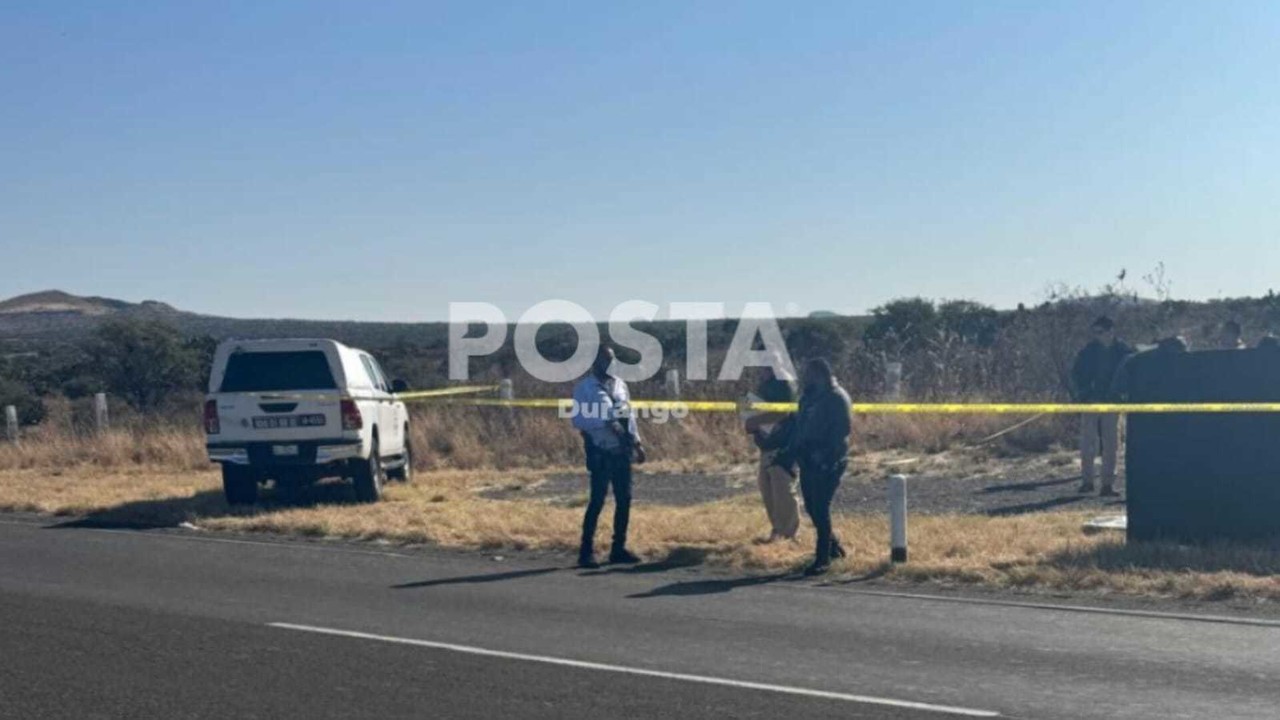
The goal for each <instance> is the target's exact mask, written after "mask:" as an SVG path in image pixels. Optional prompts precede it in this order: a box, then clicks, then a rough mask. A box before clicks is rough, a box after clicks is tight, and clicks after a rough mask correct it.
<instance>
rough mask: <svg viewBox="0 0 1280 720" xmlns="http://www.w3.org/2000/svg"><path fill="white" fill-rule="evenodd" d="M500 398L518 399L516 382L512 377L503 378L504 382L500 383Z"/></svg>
mask: <svg viewBox="0 0 1280 720" xmlns="http://www.w3.org/2000/svg"><path fill="white" fill-rule="evenodd" d="M498 399H499V400H515V399H516V388H515V384H514V383H512V382H511V378H503V379H502V382H499V383H498Z"/></svg>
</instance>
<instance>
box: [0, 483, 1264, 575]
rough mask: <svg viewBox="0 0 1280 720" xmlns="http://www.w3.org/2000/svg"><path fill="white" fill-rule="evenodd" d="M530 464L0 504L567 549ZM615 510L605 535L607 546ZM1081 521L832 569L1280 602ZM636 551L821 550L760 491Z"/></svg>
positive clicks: (1035, 522)
mask: <svg viewBox="0 0 1280 720" xmlns="http://www.w3.org/2000/svg"><path fill="white" fill-rule="evenodd" d="M541 477H542V474H541V473H539V472H536V471H530V470H519V471H494V470H481V471H474V470H438V471H433V472H429V473H422V474H420V475H419V476H418V479H417V481H416V482H415V484H414V485H412V486H400V485H393V486H391V487H390V488H389V490H388V493H387V500H386V502H383V503H379V504H376V505H371V506H353V505H350V504H346V503H343V502H339V501H338V500H340V499H341V498H343V497H345V494H346V489H345V488H344V487H341V486H330V487H325V486H322V487H321V488H319V489H318V490H317V494H316V498H318V499H319V500H321V502H315V503H312V504H308V505H302V506H290V505H282V504H273V503H272V502H271V501H268V502H267V503H266V504H265V505H264V506H263V507H260V508H254V509H245V510H241V509H231V508H228V507H227V506H226V505H225V504H224V503H223V501H222V498H221V487H220V484H219V480H218V476H217V474H216V473H214V472H210V471H207V470H206V471H202V472H190V471H188V472H172V471H156V470H142V469H137V468H133V469H123V470H121V469H116V470H102V469H99V468H94V467H89V466H85V467H78V468H71V469H66V470H58V471H47V470H35V469H26V470H6V471H3V472H0V510H20V511H32V512H41V513H48V514H54V515H73V516H83V517H86V518H88V520H89V521H90V522H94V523H100V524H107V525H143V526H147V525H152V526H154V525H161V526H172V525H176V524H178V523H180V522H191V523H193V524H195V525H197V526H199V527H201V528H204V529H207V530H223V531H237V532H269V533H284V534H293V535H304V536H312V537H334V538H351V539H362V540H386V541H391V542H396V543H429V544H433V545H439V546H444V547H458V548H481V549H488V550H494V551H497V550H520V549H541V550H559V551H566V552H569V551H572V550H574V549H575V548H576V546H577V541H578V528H579V527H580V525H579V523H580V522H581V508H579V507H564V506H561V505H556V504H552V503H548V502H545V501H541V500H531V499H522V500H491V499H486V498H483V497H481V496H480V495H479V494H478V493H479V491H480V490H482V489H484V488H486V487H493V486H511V485H530V484H533V483H536V482H539V480H540V479H541ZM608 515H609V513H608V512H607V511H606V513H605V517H604V518H602V525H604V527H602V528H601V535H600V537H601V538H602V539H603V538H607V537H608ZM1083 519H1084V516H1083V515H1082V514H1079V513H1039V514H1031V515H1022V516H1017V517H1002V518H993V517H982V516H961V515H938V516H925V515H922V516H917V517H913V518H912V525H911V540H912V546H911V552H912V557H911V562H910V563H909V564H907V565H904V566H896V567H890V566H888V565H887V564H886V563H885V562H884V559H885V555H886V548H885V545H886V538H887V537H888V529H887V527H886V523H885V520H884V518H883V517H881V516H872V515H846V516H842V517H841V518H840V519H839V522H838V527H839V531H840V533H841V534H842V536H843V537H844V539H845V542H846V545H848V546H849V547H850V549H851V550H852V551H853V553H852V558H851V559H850V560H847V561H844V562H842V563H841V564H839V565H838V566H837V570H838V573H839V574H840V575H842V576H846V577H861V576H878V575H883V576H884V577H885V578H886V579H887V580H889V581H897V582H931V583H945V584H957V585H959V584H981V585H984V586H993V587H1006V588H1024V589H1042V590H1068V591H1093V592H1114V593H1125V594H1142V595H1160V596H1169V597H1179V598H1194V599H1204V600H1223V599H1231V598H1251V599H1266V600H1280V579H1277V574H1280V552H1277V550H1280V548H1275V547H1270V548H1268V547H1243V546H1228V545H1223V546H1218V547H1206V548H1199V547H1185V546H1178V545H1171V544H1140V545H1125V544H1124V543H1123V541H1122V540H1120V539H1118V538H1116V537H1114V536H1109V535H1087V534H1085V533H1084V532H1083V531H1082V530H1081V522H1082V521H1083ZM632 526H633V528H634V533H633V538H634V546H635V548H636V549H637V550H638V551H640V552H641V553H643V554H645V555H646V556H648V557H650V558H668V557H670V558H679V559H683V560H685V561H688V562H706V563H708V564H713V565H719V566H726V567H731V568H736V569H740V570H744V571H750V572H767V571H780V570H794V569H798V568H799V567H800V566H801V565H802V564H803V563H804V562H806V561H807V559H808V549H809V547H810V543H811V542H812V537H811V535H808V534H807V533H808V531H807V529H806V530H805V531H804V532H805V533H806V534H805V535H804V536H802V537H801V538H800V540H799V541H798V542H797V543H781V544H774V545H759V544H756V543H755V540H756V539H757V537H758V536H759V534H760V533H761V530H762V528H763V526H764V518H763V512H762V511H761V509H760V507H759V504H758V503H757V502H756V501H755V499H754V498H752V497H749V496H748V497H741V498H735V499H731V500H725V501H719V502H712V503H706V504H702V505H695V506H691V507H655V506H643V505H641V506H637V507H636V509H635V512H634V515H633V520H632Z"/></svg>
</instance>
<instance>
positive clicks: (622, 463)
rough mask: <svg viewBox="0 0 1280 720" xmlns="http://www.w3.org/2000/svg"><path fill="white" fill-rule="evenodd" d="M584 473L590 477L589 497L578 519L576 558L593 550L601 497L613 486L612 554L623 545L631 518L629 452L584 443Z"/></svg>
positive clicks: (602, 503)
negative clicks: (611, 450) (577, 553)
mask: <svg viewBox="0 0 1280 720" xmlns="http://www.w3.org/2000/svg"><path fill="white" fill-rule="evenodd" d="M586 454H587V472H589V473H590V474H591V498H590V500H588V501H587V514H586V516H585V517H584V518H583V519H582V546H581V549H580V550H579V555H581V556H588V555H590V554H591V553H592V552H593V550H594V547H595V537H596V523H597V522H599V520H600V511H601V510H603V509H604V500H605V496H606V495H608V493H609V487H610V486H613V505H614V508H613V551H615V552H616V551H619V550H622V549H623V548H625V547H626V546H627V523H628V522H629V521H630V519H631V456H630V454H629V453H626V452H623V451H619V452H609V451H607V450H600V449H598V448H596V447H594V446H592V445H590V444H589V443H588V445H587V448H586Z"/></svg>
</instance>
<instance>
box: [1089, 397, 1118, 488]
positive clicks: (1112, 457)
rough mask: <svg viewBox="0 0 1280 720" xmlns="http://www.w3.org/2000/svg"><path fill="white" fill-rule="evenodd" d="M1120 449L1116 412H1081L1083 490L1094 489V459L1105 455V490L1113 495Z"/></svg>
mask: <svg viewBox="0 0 1280 720" xmlns="http://www.w3.org/2000/svg"><path fill="white" fill-rule="evenodd" d="M1119 452H1120V416H1119V415H1116V414H1114V413H1084V414H1082V415H1081V416H1080V475H1081V479H1082V480H1083V483H1082V485H1081V488H1082V489H1083V490H1086V491H1087V490H1092V489H1093V487H1094V485H1093V478H1094V460H1095V459H1096V458H1097V457H1098V455H1099V454H1101V455H1102V493H1103V494H1104V495H1111V494H1113V493H1114V492H1115V486H1116V458H1117V456H1118V455H1119Z"/></svg>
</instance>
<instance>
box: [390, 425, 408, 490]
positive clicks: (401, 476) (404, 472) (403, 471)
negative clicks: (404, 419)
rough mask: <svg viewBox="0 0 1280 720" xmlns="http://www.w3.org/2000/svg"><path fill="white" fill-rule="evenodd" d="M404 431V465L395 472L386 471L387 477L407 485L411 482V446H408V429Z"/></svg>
mask: <svg viewBox="0 0 1280 720" xmlns="http://www.w3.org/2000/svg"><path fill="white" fill-rule="evenodd" d="M404 430H405V432H404V464H403V465H401V466H400V467H398V468H396V469H395V470H388V471H387V477H389V478H393V479H395V480H399V481H400V482H402V483H405V484H408V483H411V482H413V446H412V445H410V444H409V428H407V427H406V428H405V429H404Z"/></svg>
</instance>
